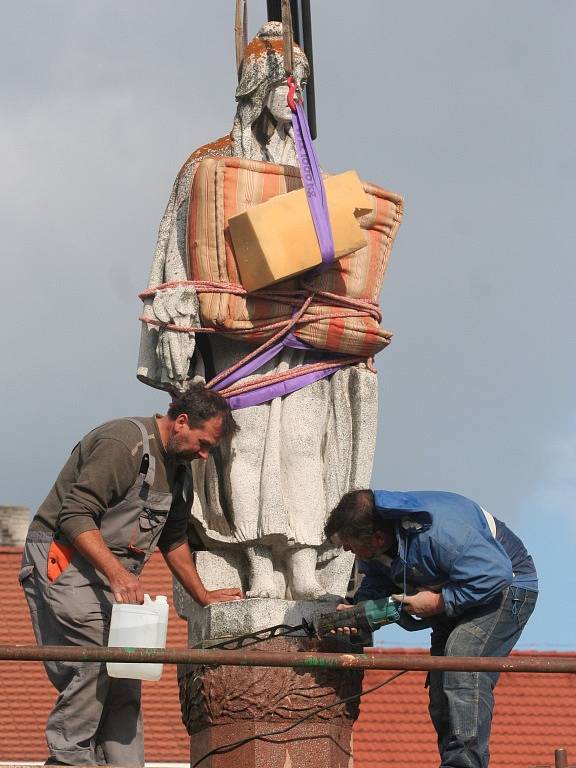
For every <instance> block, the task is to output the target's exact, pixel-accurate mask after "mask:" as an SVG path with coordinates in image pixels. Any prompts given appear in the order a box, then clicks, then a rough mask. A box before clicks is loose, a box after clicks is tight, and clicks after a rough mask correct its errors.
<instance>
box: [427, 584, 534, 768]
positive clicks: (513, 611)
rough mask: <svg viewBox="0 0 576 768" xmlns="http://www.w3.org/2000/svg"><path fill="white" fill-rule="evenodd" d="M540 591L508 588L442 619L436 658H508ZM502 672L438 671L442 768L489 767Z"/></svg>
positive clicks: (436, 718) (434, 689)
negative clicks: (484, 601)
mask: <svg viewBox="0 0 576 768" xmlns="http://www.w3.org/2000/svg"><path fill="white" fill-rule="evenodd" d="M537 596H538V595H537V593H536V592H530V591H528V590H526V589H520V588H518V587H508V588H507V589H505V590H504V591H503V592H502V593H501V594H500V595H499V596H498V597H497V598H495V599H494V600H492V601H491V602H490V603H488V604H486V605H483V606H479V607H478V608H474V609H471V610H468V611H466V612H465V613H464V614H462V615H461V616H458V617H455V618H449V617H447V616H445V617H442V618H440V619H438V620H437V622H435V625H434V628H433V630H432V638H431V649H430V652H431V654H432V655H433V656H507V655H508V654H509V653H510V651H511V650H512V648H513V647H514V645H515V644H516V641H517V640H518V638H519V637H520V635H521V633H522V629H523V628H524V625H525V624H526V622H527V621H528V619H529V618H530V615H531V613H532V611H533V610H534V606H535V605H536V598H537ZM498 677H499V673H498V672H441V671H432V672H430V674H429V677H428V683H429V686H430V688H429V697H430V705H429V712H430V717H431V719H432V723H433V724H434V728H435V729H436V733H437V735H438V749H439V752H440V757H441V763H440V768H487V766H488V763H489V761H490V751H489V742H490V728H491V725H492V713H493V710H494V696H493V690H494V686H495V685H496V682H497V681H498Z"/></svg>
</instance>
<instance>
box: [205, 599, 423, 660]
mask: <svg viewBox="0 0 576 768" xmlns="http://www.w3.org/2000/svg"><path fill="white" fill-rule="evenodd" d="M387 624H398V625H399V626H401V627H402V628H403V629H407V630H408V631H409V632H415V631H417V630H419V629H427V628H428V627H430V626H431V623H430V621H429V620H427V619H416V618H415V617H414V616H410V614H408V613H405V612H404V611H402V606H401V605H400V604H399V603H397V602H396V601H395V600H393V599H392V598H391V597H383V598H381V599H379V600H366V601H365V602H363V603H358V604H357V605H354V606H351V607H350V608H348V609H345V610H341V611H331V612H330V613H324V614H322V615H321V616H320V618H319V619H317V620H316V621H315V622H311V621H307V620H306V619H304V620H303V621H302V623H301V624H298V625H297V626H291V625H289V624H277V625H276V626H274V627H267V628H266V629H261V630H259V631H258V632H250V633H248V634H246V635H239V636H237V637H231V638H228V639H226V640H223V641H221V642H219V643H216V644H214V643H210V648H225V649H227V650H236V649H238V648H244V647H246V646H247V645H253V644H255V643H261V642H263V641H264V640H271V639H272V638H275V637H290V636H292V637H294V636H297V635H299V634H300V635H302V633H304V635H307V636H308V637H317V638H320V639H322V638H324V637H330V636H331V635H332V634H335V633H336V632H337V631H338V629H344V627H349V628H350V629H356V630H357V633H354V634H350V640H351V641H352V642H354V641H356V642H362V641H363V640H364V639H365V638H366V636H367V635H370V634H371V633H372V632H375V631H376V630H377V629H380V627H384V626H386V625H387ZM347 636H348V635H347Z"/></svg>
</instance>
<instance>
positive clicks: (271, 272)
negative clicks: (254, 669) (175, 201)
mask: <svg viewBox="0 0 576 768" xmlns="http://www.w3.org/2000/svg"><path fill="white" fill-rule="evenodd" d="M324 186H325V189H326V200H327V202H328V213H329V217H330V224H331V226H332V236H333V238H334V251H335V258H337V259H339V258H340V257H341V256H345V255H346V254H349V253H354V251H357V250H358V249H359V248H362V247H363V246H364V245H366V236H365V234H364V231H363V230H362V229H361V228H360V225H359V224H358V222H357V221H356V217H357V216H363V215H364V214H366V213H369V212H370V211H371V210H372V203H371V201H370V198H369V197H368V195H366V193H365V192H364V188H363V187H362V183H361V182H360V179H359V178H358V175H357V173H356V171H348V172H346V173H340V174H337V175H335V176H327V177H326V178H325V179H324ZM228 225H229V227H230V236H231V238H232V245H233V247H234V255H235V257H236V262H237V264H238V271H239V272H240V277H241V279H242V285H243V286H244V287H245V288H246V290H248V291H256V290H258V289H259V288H264V287H266V286H267V285H271V284H272V283H276V282H278V281H279V280H286V279H287V278H289V277H293V276H294V275H298V274H300V273H301V272H305V271H306V270H308V269H311V268H313V267H316V266H318V265H319V264H321V263H322V256H321V254H320V246H319V245H318V238H317V237H316V230H315V229H314V222H313V221H312V216H311V214H310V209H309V208H308V201H307V200H306V192H305V190H304V189H297V190H295V191H294V192H288V193H287V194H284V195H277V196H276V197H273V198H271V199H270V200H267V201H266V202H265V203H260V205H257V206H255V207H254V208H250V209H248V210H247V211H245V212H244V213H241V214H238V215H237V216H232V217H231V218H230V219H229V220H228Z"/></svg>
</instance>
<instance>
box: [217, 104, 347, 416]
mask: <svg viewBox="0 0 576 768" xmlns="http://www.w3.org/2000/svg"><path fill="white" fill-rule="evenodd" d="M292 128H293V130H294V143H295V145H296V154H297V156H298V164H299V165H300V173H301V176H302V183H303V184H304V189H305V190H306V198H307V200H308V207H309V208H310V214H311V216H312V221H313V222H314V229H315V230H316V237H317V238H318V244H319V246H320V253H321V255H322V264H321V265H320V267H319V268H318V267H316V268H315V270H313V273H316V271H317V270H318V269H323V268H326V267H328V266H329V265H330V264H331V263H332V262H333V261H334V239H333V237H332V227H331V226H330V218H329V216H328V203H327V201H326V190H325V189H324V182H323V180H322V173H321V172H320V166H319V165H318V158H317V157H316V152H315V151H314V145H313V144H312V137H311V136H310V129H309V127H308V120H307V119H306V115H305V113H304V108H303V107H302V104H301V102H297V104H296V111H295V112H293V113H292ZM285 347H292V348H294V349H313V347H311V346H310V345H309V344H306V343H305V342H303V341H300V340H299V339H297V338H296V336H294V334H293V333H292V332H291V331H290V332H289V333H287V334H286V336H285V337H284V338H283V339H281V340H280V341H277V342H276V344H273V345H272V346H271V347H269V348H268V349H265V350H263V351H262V352H260V354H258V355H256V356H255V357H253V358H252V360H249V361H248V362H247V363H245V364H244V365H242V366H240V368H238V369H237V370H236V371H234V373H231V374H229V375H228V376H226V377H225V378H224V379H222V381H219V382H218V384H217V385H216V386H215V387H214V389H215V390H216V391H217V392H219V391H220V390H222V389H226V388H227V387H230V386H232V384H235V383H236V382H237V381H239V380H240V379H243V378H244V377H245V376H250V375H251V374H252V373H255V372H256V371H257V370H258V369H259V368H261V367H262V366H263V365H264V364H265V363H267V362H268V361H269V360H272V358H273V357H275V356H276V355H277V354H278V353H279V352H281V351H282V350H283V349H284V348H285ZM341 367H342V366H339V365H335V366H334V367H333V368H326V369H324V370H321V371H314V372H312V373H302V374H301V375H300V376H294V377H293V378H291V379H287V380H286V381H279V382H275V383H273V384H263V385H262V386H261V387H258V389H253V390H251V391H250V392H243V393H241V394H239V395H232V396H231V397H229V398H227V399H228V402H229V403H230V407H231V408H232V409H233V410H236V409H238V408H248V407H250V406H252V405H261V404H262V403H266V402H268V401H269V400H273V399H274V398H275V397H282V396H283V395H289V394H290V393H291V392H296V390H298V389H301V388H302V387H305V386H306V385H307V384H312V383H313V382H314V381H319V380H320V379H324V378H326V377H327V376H331V375H332V374H333V373H336V371H338V370H339V369H340V368H341Z"/></svg>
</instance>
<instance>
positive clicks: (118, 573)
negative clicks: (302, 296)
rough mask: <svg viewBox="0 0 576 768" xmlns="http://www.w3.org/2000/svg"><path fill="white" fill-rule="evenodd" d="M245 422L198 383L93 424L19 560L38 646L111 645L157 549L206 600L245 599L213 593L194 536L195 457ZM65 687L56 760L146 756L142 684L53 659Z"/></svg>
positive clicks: (59, 703)
mask: <svg viewBox="0 0 576 768" xmlns="http://www.w3.org/2000/svg"><path fill="white" fill-rule="evenodd" d="M236 429H237V426H236V423H235V421H234V419H233V416H232V413H231V411H230V408H229V406H228V403H227V402H226V400H225V399H224V398H222V397H221V396H220V395H218V394H217V393H215V392H211V391H209V390H206V389H205V388H204V387H203V386H201V385H195V386H192V387H191V388H190V389H189V390H188V391H187V392H186V393H185V394H183V395H181V396H180V397H178V398H177V399H175V400H174V401H173V402H172V404H171V405H170V408H169V409H168V413H167V415H165V416H161V415H156V416H153V417H148V418H125V419H117V420H115V421H110V422H108V423H106V424H103V425H102V426H100V427H97V428H96V429H94V430H93V431H92V432H90V433H89V434H88V435H86V436H85V437H84V438H82V440H81V441H80V442H79V443H78V444H77V445H76V447H75V448H74V450H73V451H72V454H71V456H70V458H69V459H68V461H67V462H66V464H65V465H64V467H63V469H62V470H61V472H60V474H59V475H58V478H57V479H56V482H55V484H54V486H53V487H52V490H51V491H50V493H49V494H48V496H47V497H46V499H45V501H44V502H43V503H42V505H41V506H40V508H39V510H38V512H37V513H36V516H35V517H34V519H33V520H32V523H31V525H30V529H29V532H28V536H27V539H26V544H25V548H24V555H23V559H22V568H21V571H20V582H21V584H22V587H23V589H24V593H25V595H26V599H27V602H28V606H29V608H30V615H31V618H32V625H33V628H34V633H35V635H36V640H37V642H38V644H40V645H82V646H90V645H93V646H94V645H95V646H103V645H106V644H107V640H108V631H109V626H110V615H111V610H112V605H113V603H114V601H117V602H120V603H142V602H143V599H144V595H143V591H142V586H141V584H140V580H139V574H140V572H141V570H142V568H143V567H144V565H145V564H146V562H147V561H148V559H149V558H150V555H151V554H152V553H153V552H154V550H155V549H156V547H158V548H159V549H160V551H161V553H162V555H163V556H164V559H165V561H166V563H167V564H168V566H169V568H170V570H171V571H172V573H173V574H174V575H175V576H176V578H177V579H178V580H179V581H180V583H181V584H182V585H183V587H184V588H185V589H186V590H187V591H188V592H189V593H190V595H191V596H192V597H193V598H194V600H196V601H197V602H198V603H200V604H201V605H207V604H208V603H213V602H218V601H226V600H235V599H239V598H240V597H242V595H241V592H240V591H239V590H237V589H220V590H214V591H208V590H206V589H205V588H204V586H203V584H202V582H201V580H200V578H199V576H198V573H197V572H196V568H195V566H194V562H193V559H192V553H191V551H190V547H189V545H188V540H187V534H186V532H187V526H188V521H189V519H190V506H191V504H192V497H193V489H192V482H191V471H190V464H189V462H190V461H192V460H193V459H206V457H207V456H208V454H209V452H210V451H211V450H212V449H213V448H215V447H216V446H217V445H218V443H219V442H220V440H227V439H230V438H231V437H232V435H233V434H234V432H235V431H236ZM45 668H46V672H47V674H48V677H49V679H50V681H51V682H52V684H53V685H54V686H55V687H56V689H57V691H58V697H57V699H56V703H55V705H54V708H53V709H52V711H51V713H50V715H49V717H48V723H47V727H46V740H47V743H48V749H49V753H50V756H49V758H48V760H47V764H49V765H97V764H114V765H122V766H127V767H128V766H143V765H144V741H143V733H142V717H141V712H140V687H141V686H140V681H139V680H125V679H120V678H110V677H108V675H107V674H106V669H105V665H104V664H101V663H87V662H83V663H71V662H46V663H45Z"/></svg>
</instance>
